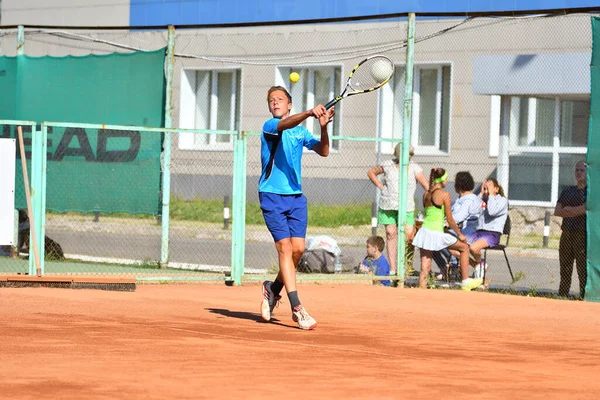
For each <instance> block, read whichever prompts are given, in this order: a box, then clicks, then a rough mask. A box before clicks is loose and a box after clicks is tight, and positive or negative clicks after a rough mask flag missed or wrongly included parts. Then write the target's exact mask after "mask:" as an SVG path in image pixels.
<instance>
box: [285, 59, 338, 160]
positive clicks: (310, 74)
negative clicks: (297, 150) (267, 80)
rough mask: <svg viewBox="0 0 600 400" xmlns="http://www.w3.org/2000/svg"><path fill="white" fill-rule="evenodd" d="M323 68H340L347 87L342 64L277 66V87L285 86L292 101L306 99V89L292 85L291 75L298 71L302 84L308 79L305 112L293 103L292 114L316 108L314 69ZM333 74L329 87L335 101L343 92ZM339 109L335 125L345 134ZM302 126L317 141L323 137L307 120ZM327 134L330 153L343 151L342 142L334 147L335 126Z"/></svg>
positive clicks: (328, 126)
mask: <svg viewBox="0 0 600 400" xmlns="http://www.w3.org/2000/svg"><path fill="white" fill-rule="evenodd" d="M321 67H331V68H334V69H335V68H339V69H340V72H341V77H342V79H341V80H342V82H341V83H342V84H343V85H345V84H346V81H345V80H344V79H343V77H344V66H343V65H340V64H319V65H315V64H306V65H294V66H286V65H280V66H277V68H275V85H277V86H283V87H285V88H286V89H287V90H288V92H290V95H291V96H292V100H293V99H303V98H304V95H305V93H304V87H303V85H294V84H291V83H290V80H289V75H290V73H291V72H293V71H296V72H299V73H300V82H302V80H303V79H308V80H307V82H308V90H307V93H306V104H305V108H306V109H305V110H301V109H299V108H297V107H296V106H295V105H294V103H293V102H292V110H291V112H290V114H297V113H301V112H303V111H306V110H309V109H311V108H313V107H315V106H316V104H315V95H314V93H315V88H314V82H315V79H314V69H315V68H321ZM331 74H332V75H333V76H332V79H330V82H331V84H330V86H329V98H330V99H333V98H334V97H335V96H336V95H337V94H339V91H340V90H341V88H336V87H335V71H332V72H331ZM338 108H339V107H336V118H335V123H336V124H337V126H338V132H343V130H342V118H341V112H340V110H338ZM301 125H302V126H304V127H305V128H306V129H307V130H308V131H309V132H310V134H311V135H313V136H314V137H316V138H317V139H319V138H320V137H321V131H319V132H314V129H313V127H314V124H312V123H308V122H307V120H305V121H303V122H302V124H301ZM327 133H328V134H329V150H330V153H337V152H339V151H340V150H341V147H342V141H341V140H338V141H337V148H334V147H333V140H334V139H332V136H333V126H332V125H331V124H328V125H327ZM304 151H305V152H307V151H309V150H307V149H306V148H305V149H304Z"/></svg>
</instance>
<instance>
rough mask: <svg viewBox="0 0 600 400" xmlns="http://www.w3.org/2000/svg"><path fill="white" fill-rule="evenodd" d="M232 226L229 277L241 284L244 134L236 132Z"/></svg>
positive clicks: (244, 228)
mask: <svg viewBox="0 0 600 400" xmlns="http://www.w3.org/2000/svg"><path fill="white" fill-rule="evenodd" d="M232 197H233V199H232V207H231V208H232V210H233V224H232V226H231V229H232V230H231V277H232V278H233V283H234V285H236V286H238V285H241V284H242V277H243V274H244V262H245V258H244V257H245V254H244V252H245V247H246V243H245V236H246V235H245V231H246V134H245V132H238V135H237V137H236V138H235V139H234V151H233V196H232Z"/></svg>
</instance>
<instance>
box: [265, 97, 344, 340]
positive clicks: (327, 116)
mask: <svg viewBox="0 0 600 400" xmlns="http://www.w3.org/2000/svg"><path fill="white" fill-rule="evenodd" d="M267 102H268V104H269V111H270V112H271V114H272V115H273V118H271V119H269V120H267V122H265V124H264V125H263V135H262V136H261V163H262V173H261V176H260V180H259V182H258V198H259V201H260V208H261V210H262V212H263V217H264V219H265V223H266V224H267V228H268V229H269V232H271V235H272V236H273V240H274V241H275V247H276V249H277V254H278V256H279V273H278V274H277V277H276V278H275V281H273V282H270V281H265V282H263V284H262V291H263V300H262V303H261V306H260V313H261V316H262V318H263V319H264V320H265V321H270V320H271V314H272V313H273V309H274V308H275V305H276V304H277V302H278V301H279V300H280V299H281V296H280V295H279V293H281V290H282V289H283V287H284V286H285V290H286V292H287V295H288V298H289V300H290V305H291V307H292V320H293V321H294V322H296V323H298V327H299V328H301V329H314V328H316V326H317V321H315V319H314V318H312V317H311V316H310V315H309V314H308V312H307V311H306V309H305V308H304V307H303V306H302V304H301V303H300V299H299V298H298V292H297V290H296V266H297V265H298V262H299V261H300V257H302V253H304V245H305V237H306V227H307V224H308V209H307V202H306V197H304V195H303V194H302V177H301V172H302V154H303V147H306V148H307V149H309V150H313V151H314V152H315V153H317V154H319V155H320V156H322V157H327V156H328V155H329V135H328V133H327V124H329V122H330V121H331V118H332V117H333V116H334V115H335V111H334V109H333V108H330V109H329V110H327V109H325V107H324V106H323V105H321V104H319V105H318V106H316V107H315V108H313V109H311V110H307V111H304V112H302V113H299V114H294V115H290V111H291V110H292V96H290V94H289V93H288V91H287V90H286V89H285V88H284V87H281V86H273V87H271V88H270V89H269V91H268V92H267ZM309 117H314V118H318V119H319V124H320V126H321V140H320V141H319V140H317V139H315V138H314V137H313V136H312V135H311V134H310V132H309V131H308V130H307V129H306V128H305V127H303V126H300V124H301V123H302V122H303V121H304V120H306V119H307V118H309Z"/></svg>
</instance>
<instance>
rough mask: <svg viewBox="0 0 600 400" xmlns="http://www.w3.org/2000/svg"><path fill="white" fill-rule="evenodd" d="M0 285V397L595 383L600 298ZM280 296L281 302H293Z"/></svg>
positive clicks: (533, 393) (468, 394)
mask: <svg viewBox="0 0 600 400" xmlns="http://www.w3.org/2000/svg"><path fill="white" fill-rule="evenodd" d="M299 293H300V298H301V299H302V300H303V302H304V304H305V306H306V308H307V310H308V311H309V312H310V313H311V314H312V315H313V316H314V317H315V318H316V319H317V321H318V324H319V326H318V328H317V329H316V330H314V331H309V332H308V331H301V330H299V329H297V328H295V325H294V323H293V322H292V320H291V317H290V311H289V304H288V302H287V301H286V304H283V305H281V306H280V307H279V308H277V309H276V310H275V317H276V318H277V319H278V321H276V322H275V323H263V322H262V320H261V318H260V315H259V313H258V311H259V303H260V300H261V297H260V296H261V291H260V288H259V286H258V284H245V286H243V287H226V286H225V285H215V284H211V285H209V284H204V285H140V286H138V289H137V291H136V292H134V293H119V292H103V291H95V290H73V289H47V288H37V289H35V288H27V289H6V288H4V289H0V312H1V314H0V315H1V318H2V323H1V324H0V341H1V351H0V383H1V387H2V398H11V399H41V398H48V399H58V398H68V399H79V398H85V399H114V398H128V399H131V398H144V399H152V398H156V399H159V398H178V399H200V398H243V399H252V398H256V399H258V398H260V399H265V398H276V397H277V398H282V399H295V398H301V399H346V398H353V399H355V398H377V399H397V398H417V399H432V398H444V399H448V398H461V399H469V398H473V399H492V398H494V399H496V398H497V399H510V398H527V399H570V398H573V399H579V398H596V396H597V395H598V393H599V391H600V384H599V383H598V371H600V345H598V334H599V330H600V304H594V303H585V302H576V301H560V300H549V299H539V298H526V297H517V296H508V295H499V294H491V293H467V292H460V291H449V290H418V289H390V288H384V287H378V286H372V285H364V284H362V285H360V284H359V285H343V284H342V285H332V284H321V285H314V284H302V285H300V286H299ZM284 299H285V297H284Z"/></svg>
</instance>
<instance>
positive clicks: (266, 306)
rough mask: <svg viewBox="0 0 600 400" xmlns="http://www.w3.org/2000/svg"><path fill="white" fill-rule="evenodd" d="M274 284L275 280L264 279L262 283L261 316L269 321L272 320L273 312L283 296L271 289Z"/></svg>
mask: <svg viewBox="0 0 600 400" xmlns="http://www.w3.org/2000/svg"><path fill="white" fill-rule="evenodd" d="M272 284H273V282H270V281H264V282H263V284H262V293H263V300H262V302H261V303H260V316H261V317H262V319H264V320H265V321H267V322H269V321H270V320H271V314H273V310H274V309H275V307H276V306H277V304H278V303H279V300H281V296H277V295H275V293H273V292H272V291H271V285H272Z"/></svg>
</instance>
